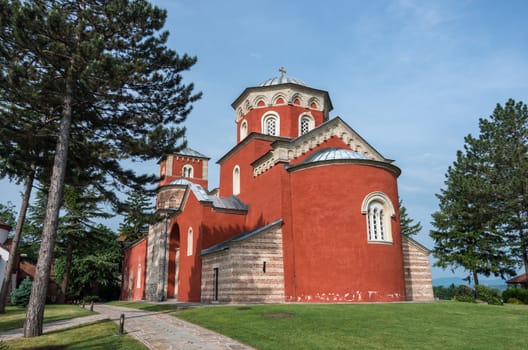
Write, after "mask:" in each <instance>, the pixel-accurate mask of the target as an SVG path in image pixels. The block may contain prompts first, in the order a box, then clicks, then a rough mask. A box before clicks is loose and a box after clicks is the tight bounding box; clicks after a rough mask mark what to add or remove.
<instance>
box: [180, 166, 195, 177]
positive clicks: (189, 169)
mask: <svg viewBox="0 0 528 350" xmlns="http://www.w3.org/2000/svg"><path fill="white" fill-rule="evenodd" d="M182 175H183V177H193V176H194V169H193V166H192V165H190V164H185V165H184V166H183V168H182Z"/></svg>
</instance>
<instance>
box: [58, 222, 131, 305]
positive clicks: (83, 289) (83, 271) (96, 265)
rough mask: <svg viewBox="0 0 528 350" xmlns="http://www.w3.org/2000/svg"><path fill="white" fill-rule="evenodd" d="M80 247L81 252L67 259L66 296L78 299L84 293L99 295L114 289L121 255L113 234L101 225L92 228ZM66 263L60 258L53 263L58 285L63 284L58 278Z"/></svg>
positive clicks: (65, 258) (117, 279)
mask: <svg viewBox="0 0 528 350" xmlns="http://www.w3.org/2000/svg"><path fill="white" fill-rule="evenodd" d="M83 243H84V244H83V249H77V250H75V251H74V252H73V254H72V256H71V265H70V267H71V269H70V271H69V282H68V290H67V294H68V295H72V296H74V297H76V298H82V297H84V296H86V295H88V293H89V294H90V295H93V294H94V293H95V294H97V295H100V294H101V293H103V292H102V291H101V288H103V289H105V290H109V289H110V290H111V289H112V288H114V289H117V288H118V285H119V283H118V281H119V276H120V273H121V259H122V254H121V245H120V242H119V241H118V240H117V236H116V235H115V233H114V232H112V231H111V230H110V229H109V228H107V227H105V226H103V225H96V226H94V227H93V228H91V229H90V230H89V231H87V232H86V235H85V237H84V242H83ZM67 259H68V257H67V256H66V255H62V256H60V257H59V258H58V259H57V260H56V264H55V273H56V276H58V281H59V282H63V280H62V279H61V277H62V278H64V276H65V275H66V274H65V270H66V268H67ZM100 296H101V295H100ZM103 297H104V295H103Z"/></svg>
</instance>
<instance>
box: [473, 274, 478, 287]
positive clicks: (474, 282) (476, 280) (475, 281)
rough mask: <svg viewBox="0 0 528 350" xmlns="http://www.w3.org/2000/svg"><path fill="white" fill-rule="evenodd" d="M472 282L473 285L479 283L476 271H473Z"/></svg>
mask: <svg viewBox="0 0 528 350" xmlns="http://www.w3.org/2000/svg"><path fill="white" fill-rule="evenodd" d="M473 284H474V285H475V286H478V285H479V280H478V273H477V272H475V271H473Z"/></svg>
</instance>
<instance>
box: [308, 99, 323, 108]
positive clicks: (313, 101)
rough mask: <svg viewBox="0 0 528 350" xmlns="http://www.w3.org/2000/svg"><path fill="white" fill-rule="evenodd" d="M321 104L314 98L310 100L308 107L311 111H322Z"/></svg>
mask: <svg viewBox="0 0 528 350" xmlns="http://www.w3.org/2000/svg"><path fill="white" fill-rule="evenodd" d="M320 105H321V104H320V103H319V99H318V98H316V97H312V98H311V99H309V100H308V107H309V108H311V109H320V107H319V106H320Z"/></svg>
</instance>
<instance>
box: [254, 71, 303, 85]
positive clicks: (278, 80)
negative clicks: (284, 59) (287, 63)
mask: <svg viewBox="0 0 528 350" xmlns="http://www.w3.org/2000/svg"><path fill="white" fill-rule="evenodd" d="M279 72H280V73H281V75H280V76H278V77H275V78H271V79H268V80H265V81H263V82H262V83H260V84H259V86H271V85H280V84H288V83H291V84H297V85H303V86H308V85H307V84H306V83H305V82H304V81H302V80H301V79H297V78H294V77H289V76H287V75H286V69H284V67H281V68H280V69H279Z"/></svg>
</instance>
